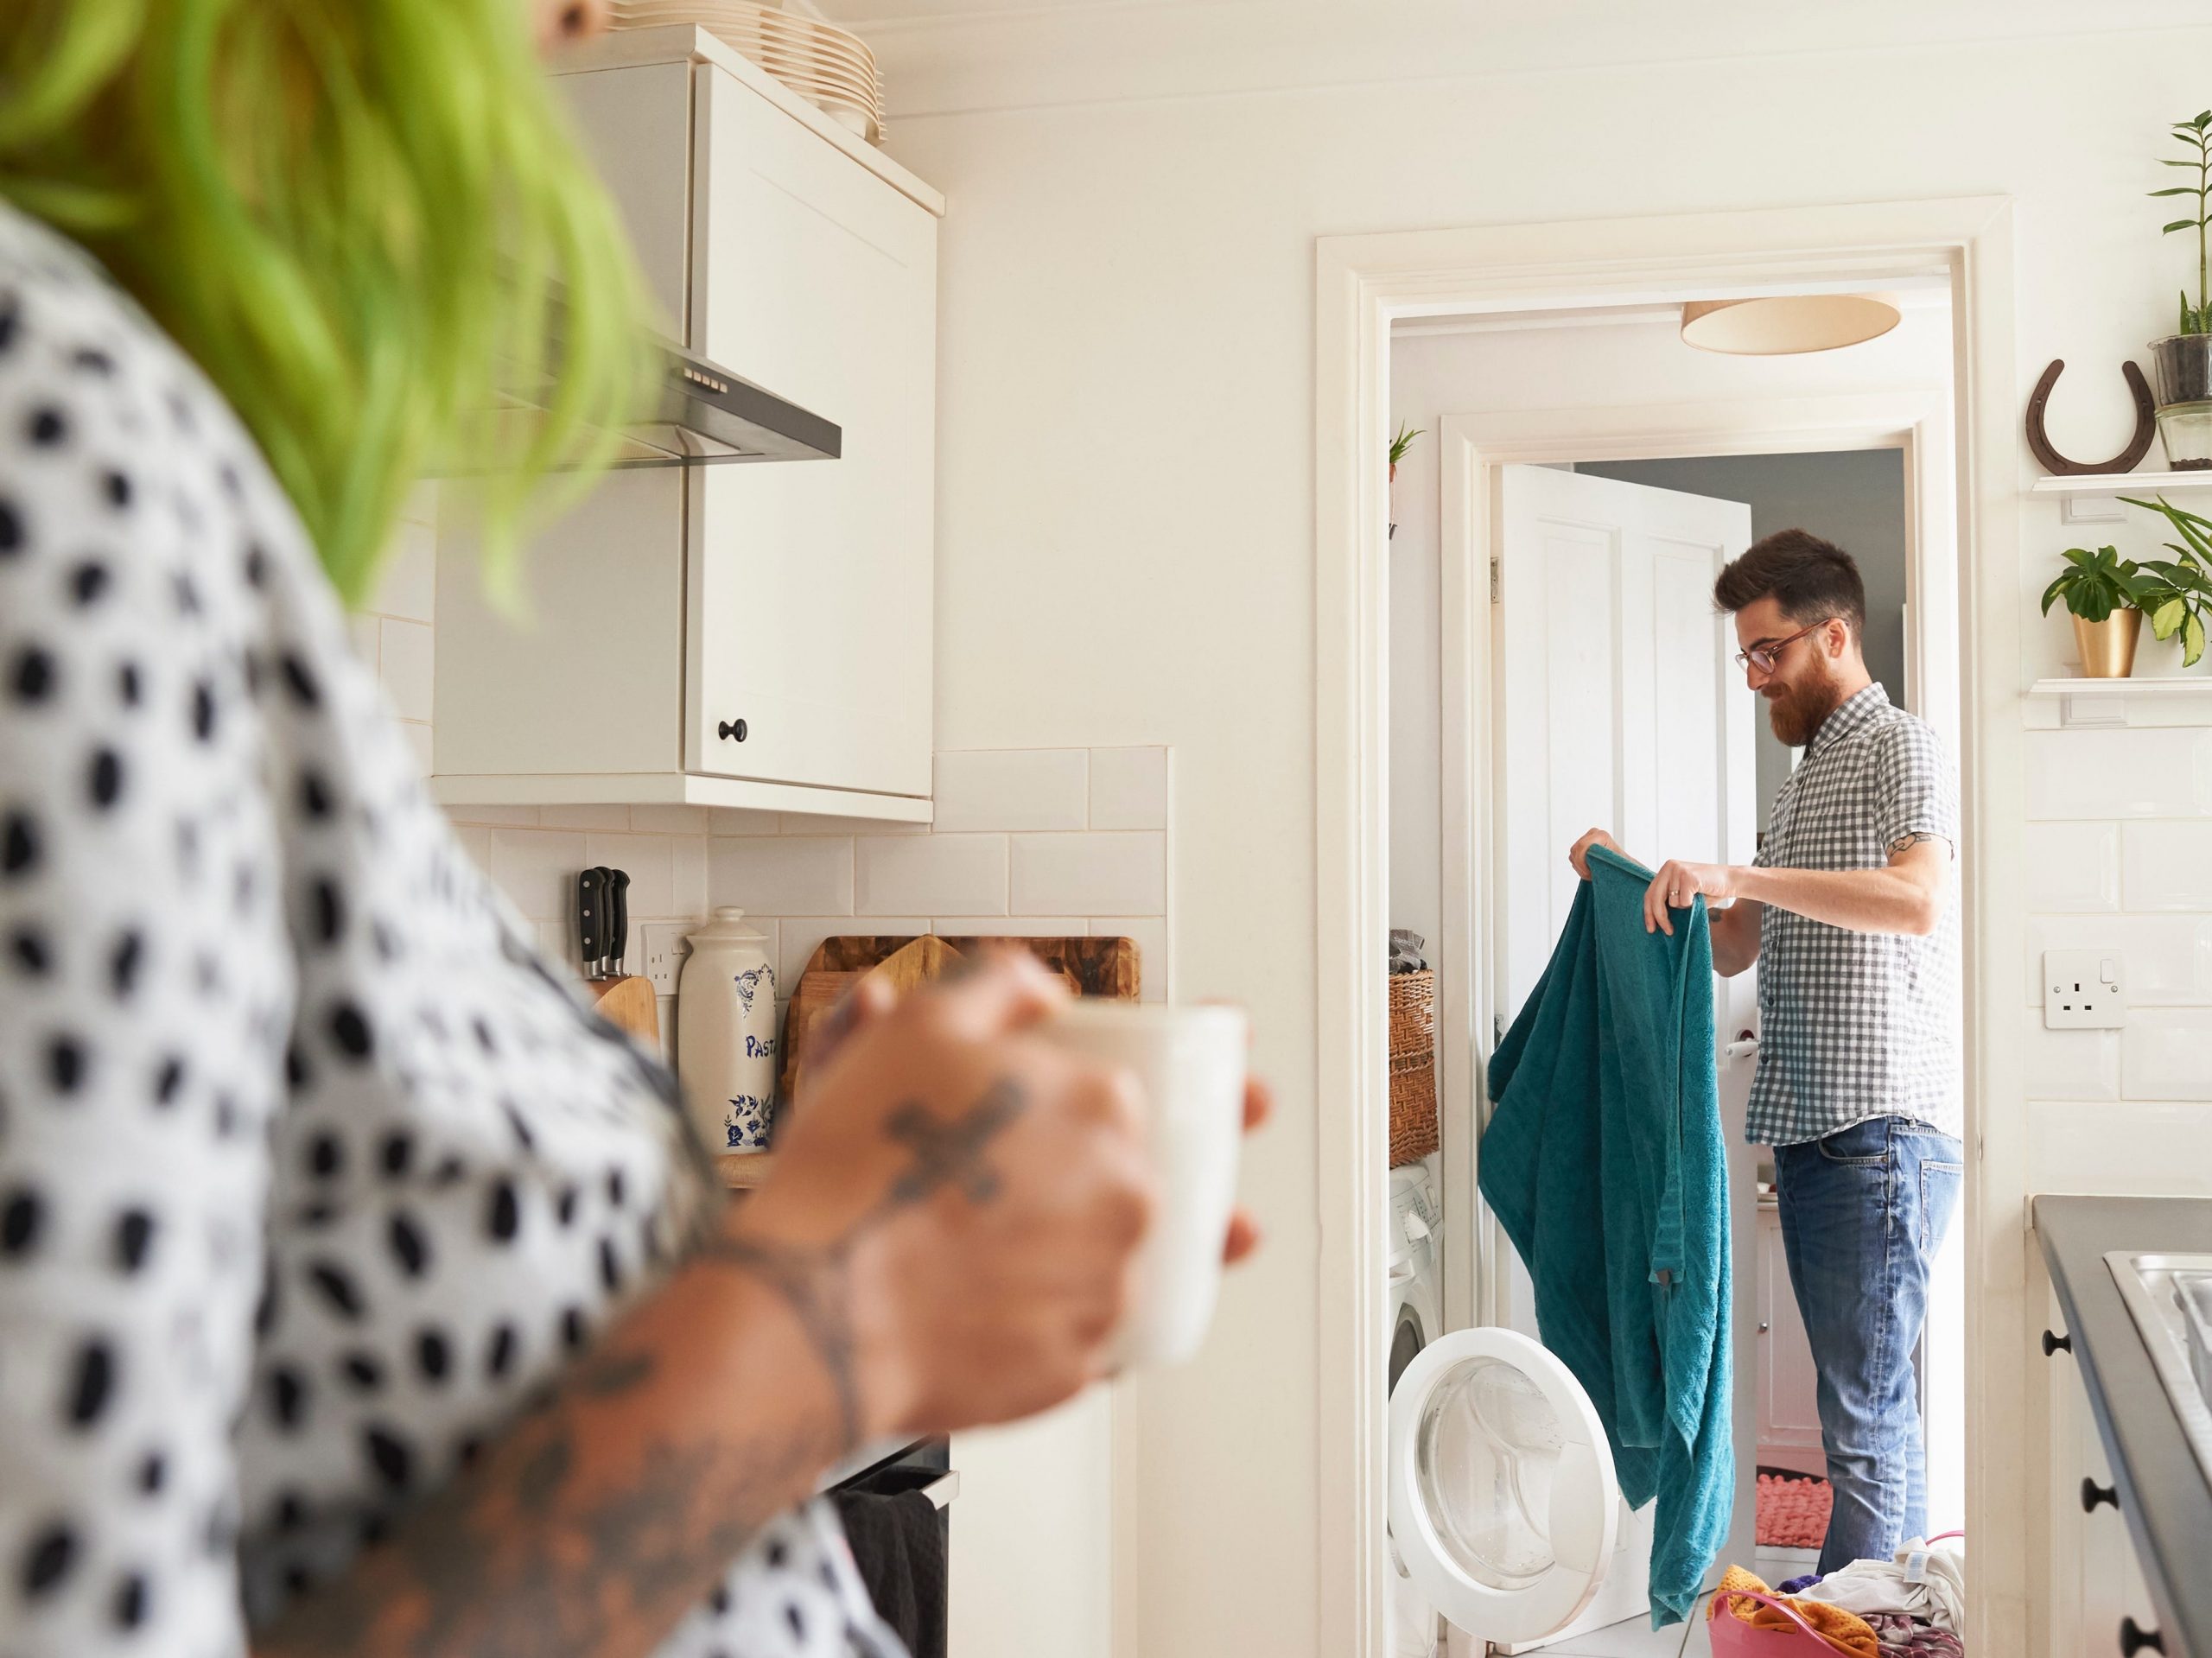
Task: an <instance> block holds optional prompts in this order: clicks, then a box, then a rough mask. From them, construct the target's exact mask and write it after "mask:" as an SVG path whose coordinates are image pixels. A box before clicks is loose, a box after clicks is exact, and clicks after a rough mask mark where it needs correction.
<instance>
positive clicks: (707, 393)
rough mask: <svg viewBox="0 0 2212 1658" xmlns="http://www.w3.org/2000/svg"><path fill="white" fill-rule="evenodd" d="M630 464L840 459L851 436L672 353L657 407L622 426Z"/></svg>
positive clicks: (807, 412) (699, 362)
mask: <svg viewBox="0 0 2212 1658" xmlns="http://www.w3.org/2000/svg"><path fill="white" fill-rule="evenodd" d="M623 436H624V437H625V439H626V440H627V441H626V442H625V444H624V445H623V454H622V456H621V458H620V460H618V461H616V462H615V464H616V465H617V466H623V467H669V466H709V465H714V464H716V463H719V462H724V461H835V460H836V458H837V456H838V455H839V454H840V453H842V450H843V448H844V442H845V435H844V433H843V432H842V430H841V429H839V428H838V426H837V425H836V422H833V421H828V420H824V419H823V417H822V416H819V415H817V414H814V413H812V412H811V411H810V410H804V409H802V408H800V407H799V406H798V404H797V403H791V402H789V401H787V400H785V398H782V397H778V396H776V394H775V393H774V392H772V391H766V390H764V389H763V388H761V387H760V386H757V385H755V384H753V382H752V381H750V380H747V379H743V378H740V377H739V376H737V375H734V374H732V373H731V372H729V371H728V370H727V369H724V368H718V367H716V366H715V365H714V364H712V363H709V362H708V361H707V360H706V359H704V358H702V357H694V356H692V355H691V354H690V353H688V352H681V351H677V350H675V349H673V348H671V349H670V350H669V352H668V354H667V362H666V366H665V369H664V372H663V374H662V377H661V382H660V389H659V397H658V403H657V405H656V406H655V407H653V408H652V409H649V410H645V411H643V418H641V419H639V420H638V421H635V422H632V423H631V424H630V425H628V426H626V427H625V428H623Z"/></svg>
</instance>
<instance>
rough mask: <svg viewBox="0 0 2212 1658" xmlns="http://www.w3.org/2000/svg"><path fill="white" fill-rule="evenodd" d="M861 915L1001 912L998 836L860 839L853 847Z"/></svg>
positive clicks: (1002, 843) (1002, 847)
mask: <svg viewBox="0 0 2212 1658" xmlns="http://www.w3.org/2000/svg"><path fill="white" fill-rule="evenodd" d="M853 867H854V875H855V891H854V899H853V907H854V909H855V911H857V912H859V913H860V914H862V915H892V914H898V915H934V914H936V913H937V912H939V911H944V912H946V913H948V914H958V915H988V914H990V913H991V912H994V911H1002V910H1004V909H1005V908H1006V891H1007V886H1006V882H1007V874H1006V871H1007V844H1006V836H1004V835H862V836H861V837H859V838H858V839H856V840H855V842H853Z"/></svg>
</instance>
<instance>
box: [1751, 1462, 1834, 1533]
mask: <svg viewBox="0 0 2212 1658" xmlns="http://www.w3.org/2000/svg"><path fill="white" fill-rule="evenodd" d="M1833 1500H1834V1492H1832V1491H1830V1490H1828V1483H1827V1481H1826V1480H1824V1479H1783V1478H1780V1477H1777V1476H1776V1475H1773V1474H1761V1475H1760V1476H1759V1518H1758V1540H1759V1547H1762V1548H1818V1547H1820V1546H1821V1542H1822V1541H1823V1540H1825V1539H1826V1538H1827V1534H1828V1505H1829V1503H1830V1502H1832V1501H1833Z"/></svg>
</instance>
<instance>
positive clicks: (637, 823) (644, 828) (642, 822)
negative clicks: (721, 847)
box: [630, 806, 707, 835]
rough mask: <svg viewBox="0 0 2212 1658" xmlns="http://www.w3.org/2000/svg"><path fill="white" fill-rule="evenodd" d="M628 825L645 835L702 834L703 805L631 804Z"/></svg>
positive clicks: (703, 827)
mask: <svg viewBox="0 0 2212 1658" xmlns="http://www.w3.org/2000/svg"><path fill="white" fill-rule="evenodd" d="M630 827H631V828H632V829H637V830H639V831H641V832H642V833H645V834H647V835H704V834H705V833H706V832H707V809H706V808H705V807H704V806H632V807H631V808H630Z"/></svg>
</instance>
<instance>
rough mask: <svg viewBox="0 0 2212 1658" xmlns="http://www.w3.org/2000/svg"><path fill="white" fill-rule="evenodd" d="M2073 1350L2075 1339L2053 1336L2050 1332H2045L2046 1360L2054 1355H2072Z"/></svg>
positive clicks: (2044, 1347)
mask: <svg viewBox="0 0 2212 1658" xmlns="http://www.w3.org/2000/svg"><path fill="white" fill-rule="evenodd" d="M2073 1350H2074V1338H2073V1337H2071V1336H2057V1335H2053V1334H2052V1333H2051V1332H2050V1331H2048V1330H2046V1331H2044V1332H2043V1356H2044V1357H2045V1358H2049V1357H2050V1356H2051V1355H2052V1354H2053V1353H2062V1352H2063V1353H2070V1352H2072V1351H2073Z"/></svg>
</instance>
